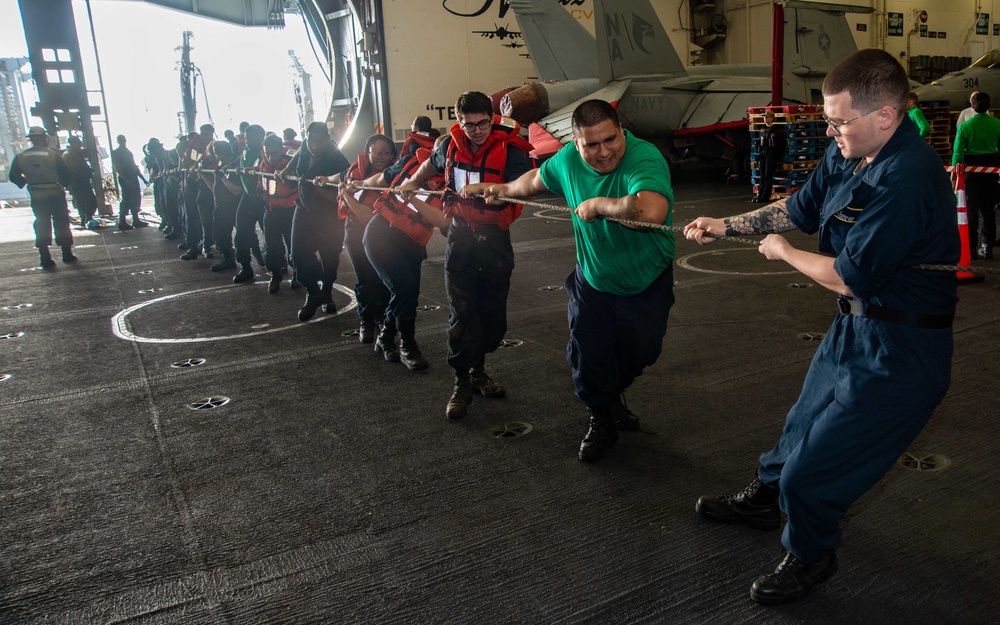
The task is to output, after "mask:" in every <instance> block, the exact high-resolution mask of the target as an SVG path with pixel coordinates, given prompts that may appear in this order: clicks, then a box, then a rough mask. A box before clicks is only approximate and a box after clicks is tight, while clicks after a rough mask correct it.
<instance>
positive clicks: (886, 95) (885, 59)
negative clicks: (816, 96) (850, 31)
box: [823, 48, 910, 117]
mask: <svg viewBox="0 0 1000 625" xmlns="http://www.w3.org/2000/svg"><path fill="white" fill-rule="evenodd" d="M845 92H846V93H849V94H850V95H851V106H852V107H853V108H854V109H855V110H858V111H862V112H871V111H874V110H877V109H879V108H881V107H883V106H891V107H893V108H895V109H896V116H897V117H902V116H903V115H905V114H906V101H907V96H908V95H909V93H910V81H909V79H908V78H907V77H906V71H905V70H904V69H903V66H902V65H900V64H899V61H897V60H896V59H895V58H893V56H892V55H891V54H889V53H888V52H885V51H884V50H875V49H872V48H869V49H867V50H858V51H857V52H855V53H853V54H851V55H849V56H847V57H845V58H843V59H841V60H840V62H839V63H837V64H836V65H834V66H833V69H831V70H830V71H829V73H827V75H826V78H825V79H824V80H823V95H824V96H828V95H837V94H839V93H845Z"/></svg>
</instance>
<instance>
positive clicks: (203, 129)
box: [198, 124, 215, 134]
mask: <svg viewBox="0 0 1000 625" xmlns="http://www.w3.org/2000/svg"><path fill="white" fill-rule="evenodd" d="M198 130H200V131H201V132H211V133H212V134H215V126H213V125H212V124H202V125H201V126H199V127H198Z"/></svg>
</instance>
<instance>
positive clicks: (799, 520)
mask: <svg viewBox="0 0 1000 625" xmlns="http://www.w3.org/2000/svg"><path fill="white" fill-rule="evenodd" d="M859 163H860V161H859V159H850V160H847V159H845V158H844V157H843V156H842V155H841V153H840V150H839V148H837V146H836V144H832V145H831V146H830V148H829V150H827V153H826V156H825V157H824V159H823V160H822V161H821V164H820V166H819V167H818V168H817V169H816V170H815V171H814V172H813V175H812V176H810V178H809V180H808V181H807V182H806V184H805V186H803V188H802V189H801V190H800V191H799V192H798V193H796V194H795V195H793V196H791V197H790V198H789V199H788V203H787V206H788V211H789V214H790V217H791V219H792V222H793V223H794V224H795V225H796V226H797V227H798V228H800V229H801V230H803V231H804V232H807V233H810V234H811V233H814V232H817V231H818V232H819V251H820V252H822V253H825V254H831V255H834V256H836V260H835V264H834V268H835V270H836V272H837V274H838V275H839V276H840V277H841V278H842V279H843V281H844V282H845V284H846V285H847V286H848V287H849V288H850V289H851V291H852V292H853V293H854V294H855V296H856V300H857V301H856V302H851V301H850V300H849V299H847V298H842V301H841V302H839V304H840V308H841V311H842V312H841V313H840V314H838V315H837V317H836V318H835V319H834V321H833V325H832V326H831V327H830V329H829V331H828V332H827V333H826V337H825V338H824V339H823V341H822V343H821V344H820V346H819V350H818V351H817V352H816V355H815V356H814V358H813V360H812V364H811V365H810V367H809V371H808V373H807V374H806V379H805V382H804V383H803V387H802V393H801V395H800V396H799V399H798V401H797V402H796V403H795V405H794V406H793V407H792V409H791V411H790V412H789V413H788V416H787V418H786V422H785V428H784V431H783V433H782V436H781V438H780V439H779V440H778V443H777V445H775V447H774V449H772V450H771V451H768V452H766V453H764V454H762V455H761V457H760V464H761V466H760V469H759V470H758V475H759V476H760V478H761V480H762V481H763V482H764V483H765V484H766V485H768V486H769V487H771V488H773V489H779V490H780V495H779V502H780V505H781V508H782V509H783V510H784V511H785V513H786V514H787V515H788V523H787V525H786V526H785V529H784V533H783V535H782V538H781V542H782V544H783V545H784V546H785V548H786V549H788V550H789V551H790V552H792V553H793V554H794V555H795V556H796V557H797V558H799V559H800V560H802V561H803V562H806V563H812V562H816V561H818V560H820V559H821V558H822V557H823V555H824V553H825V552H827V551H829V550H831V549H834V548H835V547H836V546H837V543H838V541H839V539H840V526H839V523H840V520H841V519H843V518H844V515H845V514H846V512H847V508H848V507H849V506H850V505H851V504H852V503H853V502H854V501H856V500H857V499H858V498H859V497H861V495H863V494H864V493H865V492H866V491H867V490H868V489H869V488H871V487H872V486H873V485H874V484H875V483H876V482H877V481H878V480H879V479H881V478H882V476H883V475H885V473H886V472H887V471H888V470H889V468H890V467H891V466H892V465H893V463H894V462H895V461H896V459H897V458H898V457H899V456H900V455H901V454H902V453H903V452H904V451H905V450H906V448H907V447H908V446H909V445H910V443H912V442H913V440H914V439H915V438H916V436H917V434H919V432H920V430H921V429H922V428H923V427H924V424H925V423H926V422H927V420H928V419H929V418H930V416H931V414H932V413H933V412H934V409H935V407H936V406H937V405H938V404H939V403H940V402H941V400H942V399H943V398H944V395H945V392H946V391H947V390H948V384H949V382H950V378H951V358H952V348H953V343H952V330H951V317H952V316H953V315H954V311H955V304H956V302H957V301H958V296H957V280H956V277H955V274H954V273H950V272H948V273H946V272H934V271H925V270H919V269H913V268H912V267H913V266H914V265H918V264H921V263H947V264H955V263H957V261H958V258H959V238H958V229H957V227H956V221H955V220H956V209H955V195H954V193H953V192H952V189H951V185H950V183H949V180H948V175H947V174H946V173H945V171H944V168H943V167H942V166H941V160H940V158H939V157H938V156H937V154H935V152H934V150H933V149H932V148H931V147H930V146H929V145H928V144H927V142H926V141H924V140H923V139H922V138H921V137H920V135H919V134H918V133H917V130H916V127H915V126H914V125H913V124H912V122H910V120H909V118H904V119H903V121H902V124H901V125H900V126H899V128H897V130H896V132H895V133H894V134H893V136H892V137H891V138H890V139H889V141H888V142H887V143H886V145H885V146H884V147H883V148H882V149H881V150H880V151H879V152H878V154H877V155H876V157H875V159H874V160H873V161H872V162H871V163H870V164H869V165H867V166H865V167H863V168H862V169H860V170H857V167H858V165H859ZM852 304H853V307H854V310H855V311H859V310H860V311H863V313H864V315H865V316H862V315H858V314H856V312H855V313H852V312H850V310H851V306H852ZM845 311H846V312H845Z"/></svg>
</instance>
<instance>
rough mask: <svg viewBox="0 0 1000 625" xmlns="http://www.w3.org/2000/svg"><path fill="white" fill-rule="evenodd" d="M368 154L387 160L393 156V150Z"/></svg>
mask: <svg viewBox="0 0 1000 625" xmlns="http://www.w3.org/2000/svg"><path fill="white" fill-rule="evenodd" d="M368 153H369V154H371V155H372V156H378V157H380V158H386V157H388V156H392V151H391V150H382V151H381V152H368Z"/></svg>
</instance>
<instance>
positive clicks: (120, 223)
mask: <svg viewBox="0 0 1000 625" xmlns="http://www.w3.org/2000/svg"><path fill="white" fill-rule="evenodd" d="M118 229H119V230H131V229H132V226H130V225H128V222H127V221H125V215H122V216H121V217H119V218H118Z"/></svg>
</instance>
